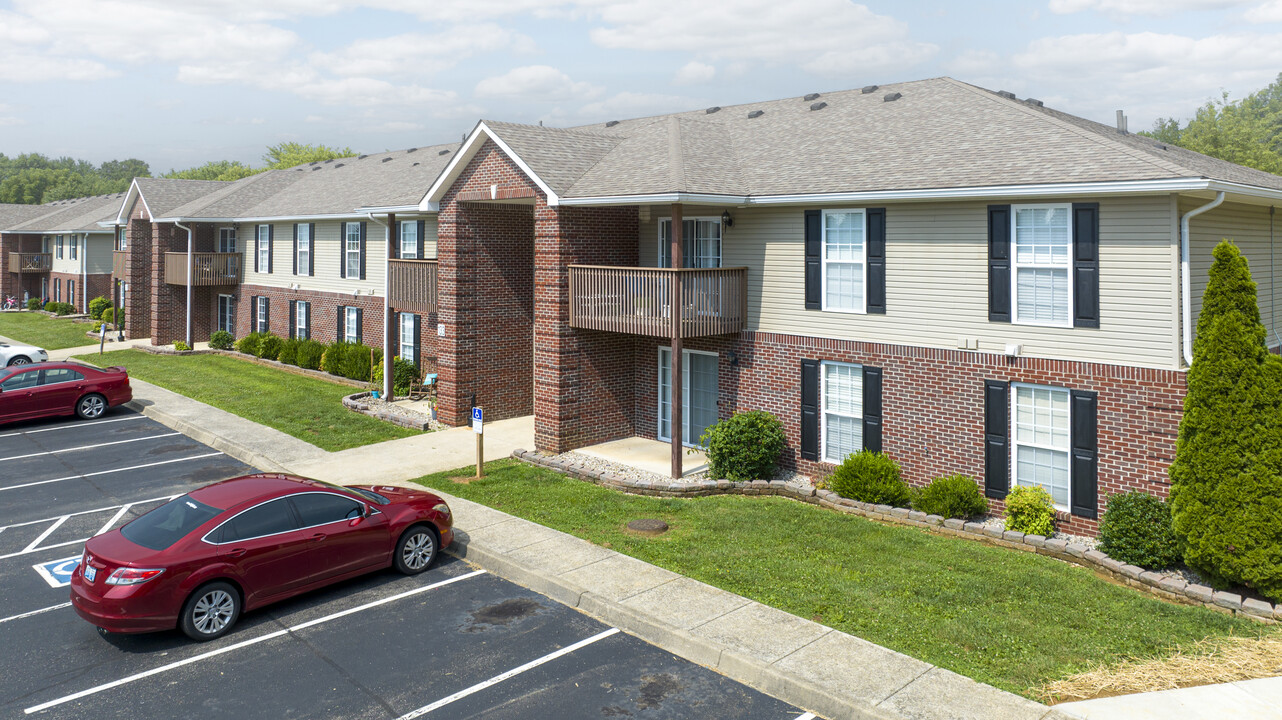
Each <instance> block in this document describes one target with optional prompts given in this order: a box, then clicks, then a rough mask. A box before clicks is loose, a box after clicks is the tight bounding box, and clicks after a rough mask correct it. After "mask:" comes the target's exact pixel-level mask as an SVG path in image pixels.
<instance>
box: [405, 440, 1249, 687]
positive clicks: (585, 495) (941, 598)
mask: <svg viewBox="0 0 1282 720" xmlns="http://www.w3.org/2000/svg"><path fill="white" fill-rule="evenodd" d="M473 472H474V470H468V469H463V470H455V471H452V472H447V473H440V474H437V475H429V476H427V477H424V478H420V479H419V482H420V483H422V484H424V485H427V486H429V487H433V488H438V489H440V490H442V491H444V492H447V493H450V494H453V495H456V496H459V497H463V498H467V499H469V500H474V501H476V502H479V503H482V504H484V505H488V506H490V507H493V508H497V509H499V510H503V511H504V512H508V513H511V514H512V515H516V516H518V517H522V518H526V519H528V520H532V521H534V522H537V523H540V524H542V525H546V526H548V527H552V528H556V529H558V530H561V531H564V532H567V533H571V534H573V535H577V536H578V537H581V538H584V539H586V540H589V541H591V542H594V543H596V544H598V545H603V546H605V547H610V548H613V549H614V550H617V551H619V552H621V553H624V554H627V555H631V556H633V557H636V558H639V559H641V560H645V561H647V562H650V563H653V564H655V565H658V566H660V567H664V568H667V569H669V570H672V571H673V572H677V573H680V574H682V575H685V576H688V577H691V578H694V579H696V580H701V581H703V582H706V583H708V584H710V585H715V586H716V587H719V588H723V589H725V590H728V591H730V592H733V593H737V594H739V595H743V596H745V597H749V598H752V599H754V600H757V601H759V602H761V603H764V604H766V605H771V606H774V607H776V608H780V609H782V610H786V611H788V612H790V613H793V614H794V615H798V616H800V617H804V618H811V619H813V620H815V621H816V622H820V623H823V624H825V625H829V626H831V627H834V628H837V629H839V630H843V631H845V632H848V633H850V634H852V635H856V636H858V637H862V638H865V639H867V640H870V641H872V642H875V643H877V644H880V645H884V646H886V647H889V648H893V649H895V650H898V651H900V652H902V653H905V654H907V655H911V656H913V657H917V658H920V659H922V660H925V661H927V662H930V663H934V664H936V665H940V666H942V667H945V668H948V669H950V670H953V671H956V672H958V673H961V674H963V675H967V676H970V677H972V678H974V679H976V680H979V681H981V682H985V683H989V684H992V685H995V686H997V687H1000V688H1004V689H1006V690H1010V691H1012V692H1016V693H1020V694H1022V695H1025V696H1028V697H1036V696H1037V690H1038V688H1039V687H1040V686H1041V685H1043V684H1044V683H1046V682H1049V681H1052V680H1057V679H1061V678H1064V677H1067V676H1069V675H1072V674H1074V673H1076V672H1080V671H1082V670H1084V669H1086V668H1087V667H1088V666H1092V665H1094V664H1097V663H1101V662H1110V661H1117V660H1121V659H1123V658H1128V657H1159V656H1163V655H1166V654H1169V653H1170V652H1171V651H1172V649H1173V648H1174V647H1175V646H1177V645H1181V644H1185V643H1190V642H1193V641H1196V640H1200V639H1202V638H1205V637H1210V636H1221V635H1228V634H1238V635H1249V634H1255V633H1262V632H1268V631H1266V630H1264V629H1262V628H1261V627H1260V626H1258V625H1256V624H1255V623H1253V622H1251V621H1249V620H1241V619H1235V618H1231V617H1228V616H1225V615H1221V614H1219V613H1215V612H1212V611H1210V610H1206V609H1204V608H1195V607H1189V606H1183V605H1173V604H1170V603H1166V602H1162V601H1160V600H1157V599H1154V598H1152V597H1150V596H1147V595H1144V594H1142V593H1139V592H1136V591H1134V590H1130V589H1127V588H1124V587H1121V586H1117V585H1113V584H1110V583H1108V582H1106V581H1104V580H1102V579H1100V578H1099V577H1097V576H1096V575H1094V574H1093V573H1091V572H1090V571H1088V570H1086V569H1084V568H1081V567H1078V566H1075V565H1070V564H1067V563H1063V562H1060V561H1057V560H1052V559H1050V558H1046V557H1043V556H1039V555H1034V554H1032V553H1025V552H1020V551H1015V550H1008V549H1005V548H998V547H992V546H988V545H984V544H982V543H978V542H975V541H968V540H961V539H957V538H951V537H945V536H940V535H933V534H931V533H929V532H927V531H925V530H920V529H917V528H911V527H901V526H891V525H882V524H880V523H875V522H872V521H869V520H866V519H864V518H860V517H854V516H849V515H842V514H839V513H836V512H833V511H830V510H825V509H822V508H819V507H815V506H812V505H806V504H804V503H799V502H795V501H792V500H786V499H783V498H776V497H743V496H713V497H706V498H694V499H673V498H650V497H642V496H637V495H626V494H623V493H619V492H616V491H613V490H608V489H605V488H601V487H598V486H596V485H592V484H589V483H586V482H583V481H580V480H572V479H568V478H566V477H564V476H562V475H559V474H557V473H554V472H552V471H550V470H546V469H544V468H538V467H534V466H530V465H526V464H524V463H520V462H517V461H514V460H504V461H499V462H495V463H492V464H489V465H487V466H486V477H485V478H484V479H483V480H479V481H473V482H471V483H470V484H466V485H464V484H457V483H454V482H452V481H451V480H450V479H449V478H450V477H451V476H459V475H464V476H470V475H471V474H472V473H473ZM643 517H653V518H660V519H662V520H664V521H666V522H667V523H668V524H669V525H670V526H671V530H669V531H668V532H667V533H666V534H665V535H663V536H660V537H657V538H648V537H640V536H636V535H631V534H628V533H625V532H624V531H623V526H624V525H625V524H626V523H627V522H628V521H629V520H634V519H636V518H643Z"/></svg>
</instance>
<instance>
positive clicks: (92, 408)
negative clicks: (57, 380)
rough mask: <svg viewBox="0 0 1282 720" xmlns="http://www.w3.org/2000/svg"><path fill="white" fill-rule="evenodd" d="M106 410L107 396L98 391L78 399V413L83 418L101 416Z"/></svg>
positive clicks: (88, 418)
mask: <svg viewBox="0 0 1282 720" xmlns="http://www.w3.org/2000/svg"><path fill="white" fill-rule="evenodd" d="M105 412H107V398H105V397H103V396H101V395H99V394H98V393H89V394H88V395H86V396H84V397H82V398H80V399H79V400H77V401H76V415H79V416H80V418H81V419H83V420H93V419H95V418H100V417H102V414H103V413H105Z"/></svg>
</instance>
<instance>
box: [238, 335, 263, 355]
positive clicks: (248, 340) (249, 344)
mask: <svg viewBox="0 0 1282 720" xmlns="http://www.w3.org/2000/svg"><path fill="white" fill-rule="evenodd" d="M262 338H263V333H260V332H252V333H250V334H248V335H246V336H245V337H243V338H241V339H239V340H237V341H236V350H237V351H238V352H243V353H245V354H246V355H258V343H259V341H261V340H262Z"/></svg>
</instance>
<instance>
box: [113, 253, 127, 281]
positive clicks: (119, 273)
mask: <svg viewBox="0 0 1282 720" xmlns="http://www.w3.org/2000/svg"><path fill="white" fill-rule="evenodd" d="M111 276H112V277H113V278H115V279H117V280H128V279H129V263H128V258H126V257H125V251H124V250H112V251H111Z"/></svg>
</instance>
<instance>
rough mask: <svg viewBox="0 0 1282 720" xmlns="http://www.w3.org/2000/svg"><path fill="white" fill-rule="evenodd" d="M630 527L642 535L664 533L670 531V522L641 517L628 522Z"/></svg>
mask: <svg viewBox="0 0 1282 720" xmlns="http://www.w3.org/2000/svg"><path fill="white" fill-rule="evenodd" d="M628 529H629V530H631V531H632V532H635V533H641V534H642V535H662V534H663V533H665V532H667V531H668V524H667V523H665V522H664V521H662V520H655V519H654V518H641V519H640V520H633V521H632V522H630V523H628Z"/></svg>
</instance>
